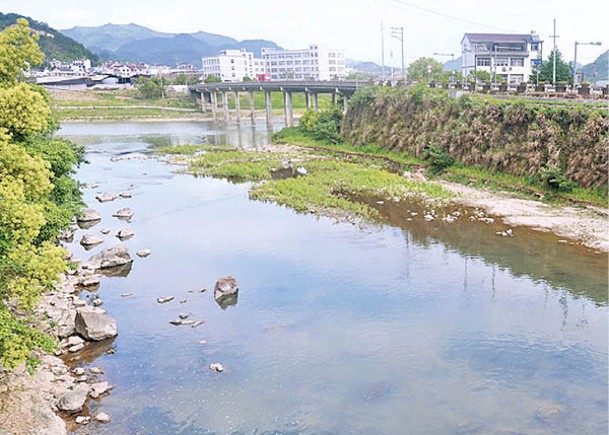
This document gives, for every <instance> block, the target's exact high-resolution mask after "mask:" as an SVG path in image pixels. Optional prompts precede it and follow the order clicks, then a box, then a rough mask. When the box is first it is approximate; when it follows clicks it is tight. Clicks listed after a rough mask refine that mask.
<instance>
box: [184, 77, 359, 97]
mask: <svg viewBox="0 0 609 435" xmlns="http://www.w3.org/2000/svg"><path fill="white" fill-rule="evenodd" d="M366 86H370V83H368V82H363V81H355V80H341V81H319V82H318V81H274V82H235V83H202V84H197V85H193V86H189V89H190V90H191V91H194V92H235V91H237V92H247V91H269V92H278V91H286V92H311V93H317V94H324V93H325V94H330V93H334V92H338V93H341V94H349V95H350V94H353V93H354V92H355V91H357V90H358V89H360V88H363V87H366Z"/></svg>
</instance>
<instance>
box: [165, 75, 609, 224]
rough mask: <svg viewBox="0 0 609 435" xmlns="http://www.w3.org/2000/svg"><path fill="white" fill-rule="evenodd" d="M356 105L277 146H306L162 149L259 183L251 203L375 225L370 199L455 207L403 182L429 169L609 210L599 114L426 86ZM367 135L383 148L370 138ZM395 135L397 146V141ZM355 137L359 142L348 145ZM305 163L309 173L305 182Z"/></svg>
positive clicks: (284, 137) (292, 132)
mask: <svg viewBox="0 0 609 435" xmlns="http://www.w3.org/2000/svg"><path fill="white" fill-rule="evenodd" d="M350 104H351V108H350V110H349V112H348V114H347V117H346V118H345V119H342V112H341V110H340V108H336V109H326V110H323V111H321V112H315V111H313V110H307V111H305V112H304V114H303V116H302V117H301V119H300V125H299V126H298V127H293V128H285V129H283V130H281V131H279V132H277V133H275V134H274V135H273V141H274V142H275V143H276V144H292V145H299V146H300V147H303V148H298V149H297V148H294V147H289V146H288V147H283V148H282V147H275V148H274V149H273V150H272V151H270V152H269V150H267V151H251V150H243V149H236V148H230V149H229V148H226V147H208V146H196V145H183V146H177V147H164V148H161V149H159V150H158V152H159V153H161V154H183V155H191V157H189V158H188V159H183V158H182V159H178V160H180V161H182V162H187V164H188V168H189V169H188V170H189V172H191V173H193V174H196V175H207V176H215V177H224V178H228V179H231V180H235V181H253V182H255V184H254V185H253V186H252V188H251V191H250V196H251V198H253V199H259V200H263V201H274V202H277V203H279V204H282V205H287V206H289V207H292V208H294V209H295V210H297V211H300V212H316V213H321V214H329V215H337V214H345V213H346V214H348V215H351V214H354V215H356V216H359V217H366V218H371V217H374V216H375V214H376V210H375V209H374V208H373V207H370V205H367V204H366V201H360V199H362V198H364V197H368V198H370V197H372V198H378V199H391V198H396V199H397V200H399V199H401V198H404V197H405V196H413V195H415V196H420V197H424V198H426V199H427V200H428V201H429V200H430V199H432V198H434V199H440V200H447V199H449V198H450V196H451V195H450V193H448V192H447V191H445V190H444V189H442V188H441V187H440V186H439V185H438V184H434V183H422V182H418V181H413V180H412V177H410V179H409V178H405V177H403V176H402V175H401V173H402V172H404V171H407V175H408V174H410V172H411V171H417V170H419V169H421V168H426V169H427V171H426V172H427V175H428V176H431V177H438V178H440V179H445V180H448V181H456V182H459V183H462V184H466V185H468V184H469V185H474V186H475V187H481V186H485V187H490V188H496V189H502V190H505V189H508V190H512V191H519V192H524V193H527V194H531V195H533V196H535V197H543V198H544V199H545V200H550V201H564V200H569V201H575V202H579V203H585V204H592V205H598V206H605V205H606V203H607V190H606V188H604V187H603V183H606V169H607V156H606V153H607V146H606V145H607V141H608V137H607V129H606V128H605V130H604V131H603V126H605V127H606V126H607V122H608V121H607V116H606V115H605V114H603V113H602V112H601V111H600V110H598V107H597V106H592V107H587V106H566V107H563V106H560V105H556V104H553V105H550V106H547V107H546V106H545V105H543V104H539V103H525V102H523V101H494V100H490V99H488V98H478V97H476V98H470V97H461V98H459V99H451V98H449V97H448V96H447V95H446V93H445V92H443V91H440V90H429V89H425V88H422V87H419V88H414V89H411V90H408V91H405V90H403V89H399V90H396V89H389V90H387V89H376V88H372V89H366V90H363V91H359V92H358V93H356V94H355V95H354V97H353V98H352V100H351V103H350ZM385 111H387V115H388V116H386V115H384V113H385ZM408 116H413V117H414V121H410V120H408ZM489 116H490V117H491V118H493V117H494V118H495V121H496V122H495V123H490V124H491V125H490V126H486V124H487V123H485V122H482V121H483V120H484V119H486V118H487V117H489ZM391 117H393V118H391ZM389 119H392V120H393V121H390V120H389ZM529 124H530V125H529ZM371 125H372V126H374V127H371ZM341 126H342V127H341ZM377 130H378V131H377ZM574 136H575V138H574ZM349 138H351V139H349ZM368 138H374V139H378V141H364V140H362V139H368ZM389 138H392V139H393V140H394V141H395V142H396V143H388V142H387V141H388V140H389ZM356 139H360V140H359V142H357V143H358V144H355V145H354V144H352V143H349V142H350V141H354V140H356ZM453 140H454V142H453ZM468 141H473V142H471V143H470V142H468ZM578 141H579V142H578ZM475 144H478V145H477V146H476V145H475ZM577 162H579V164H586V165H587V166H586V168H587V169H588V171H587V172H585V171H584V170H583V169H582V168H580V167H577ZM297 166H300V167H302V169H303V170H304V171H302V173H303V174H304V173H306V174H307V175H306V176H299V174H298V173H297V171H296V167H297ZM584 169H585V168H584ZM286 171H287V172H286ZM290 171H291V172H290ZM280 174H283V175H280ZM286 174H287V176H286ZM603 177H604V178H603ZM603 180H604V181H603Z"/></svg>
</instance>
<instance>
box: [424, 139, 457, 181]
mask: <svg viewBox="0 0 609 435" xmlns="http://www.w3.org/2000/svg"><path fill="white" fill-rule="evenodd" d="M423 159H424V160H425V161H427V163H428V164H429V168H430V169H431V172H432V173H435V174H439V173H441V172H442V171H444V169H446V168H448V167H450V166H452V165H454V164H455V159H453V158H452V157H451V156H449V155H448V153H447V152H446V151H444V150H443V149H442V148H440V147H437V146H435V145H427V146H426V147H425V148H424V149H423Z"/></svg>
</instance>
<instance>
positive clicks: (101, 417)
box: [95, 412, 110, 423]
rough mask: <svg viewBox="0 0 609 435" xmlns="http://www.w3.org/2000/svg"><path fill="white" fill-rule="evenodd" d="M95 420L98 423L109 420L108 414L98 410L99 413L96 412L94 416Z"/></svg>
mask: <svg viewBox="0 0 609 435" xmlns="http://www.w3.org/2000/svg"><path fill="white" fill-rule="evenodd" d="M95 420H97V421H98V422H100V423H108V422H109V421H110V416H109V415H108V414H106V413H105V412H100V413H99V414H97V415H96V416H95Z"/></svg>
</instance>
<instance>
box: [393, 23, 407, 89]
mask: <svg viewBox="0 0 609 435" xmlns="http://www.w3.org/2000/svg"><path fill="white" fill-rule="evenodd" d="M391 37H393V38H395V39H397V40H398V41H400V42H401V43H402V80H405V79H406V76H405V74H404V27H392V28H391Z"/></svg>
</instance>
